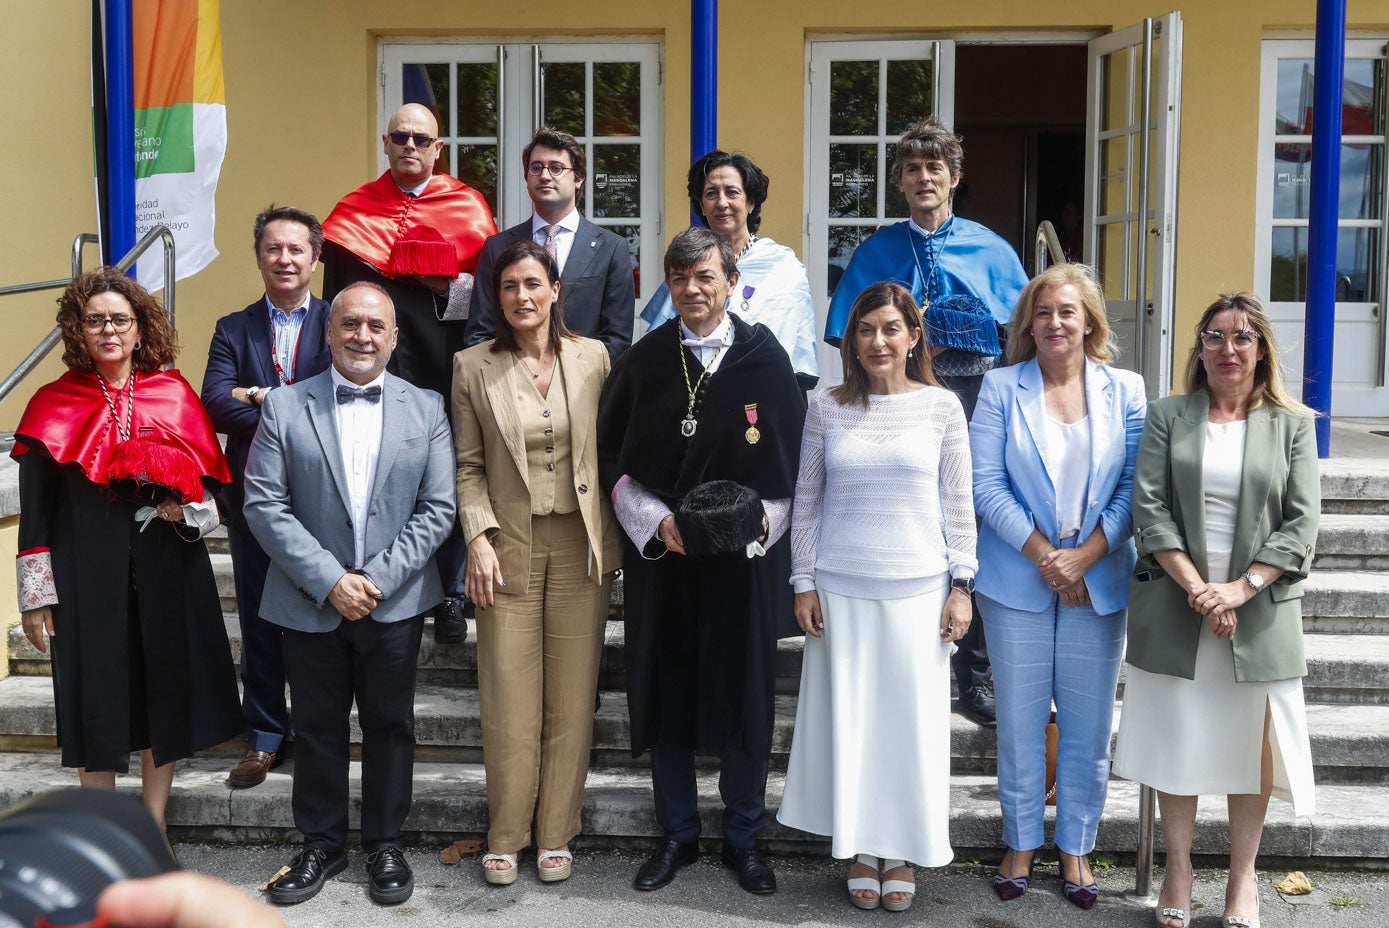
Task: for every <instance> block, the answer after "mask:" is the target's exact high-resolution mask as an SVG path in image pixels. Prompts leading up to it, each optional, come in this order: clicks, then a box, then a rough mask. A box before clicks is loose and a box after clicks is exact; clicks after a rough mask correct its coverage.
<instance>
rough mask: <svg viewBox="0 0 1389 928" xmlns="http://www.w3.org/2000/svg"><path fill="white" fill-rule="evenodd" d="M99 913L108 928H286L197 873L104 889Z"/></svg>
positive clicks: (267, 911)
mask: <svg viewBox="0 0 1389 928" xmlns="http://www.w3.org/2000/svg"><path fill="white" fill-rule="evenodd" d="M96 908H97V913H98V914H99V915H102V916H105V918H106V921H107V924H108V925H109V926H110V928H285V922H284V919H282V918H281V917H280V914H279V913H278V912H276V911H275V910H274V909H272V908H270V907H269V906H268V905H264V904H263V903H260V902H257V901H256V900H254V899H252V898H251V897H250V896H247V895H246V894H245V893H243V892H242V891H241V890H239V889H237V888H236V887H235V886H232V885H231V884H230V883H224V882H222V881H221V880H216V879H213V878H212V877H210V876H203V875H202V874H201V873H188V872H186V871H185V872H181V873H166V874H164V875H163V876H157V877H153V878H152V879H148V880H122V881H121V882H119V883H113V884H111V885H110V886H108V887H106V890H105V891H104V892H103V893H102V894H101V896H100V897H99V898H98V899H97V902H96Z"/></svg>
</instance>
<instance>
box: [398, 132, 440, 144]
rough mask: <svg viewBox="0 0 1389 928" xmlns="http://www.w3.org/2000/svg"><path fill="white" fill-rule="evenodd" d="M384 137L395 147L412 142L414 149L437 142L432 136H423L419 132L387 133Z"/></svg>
mask: <svg viewBox="0 0 1389 928" xmlns="http://www.w3.org/2000/svg"><path fill="white" fill-rule="evenodd" d="M386 137H387V138H389V139H390V140H391V141H392V142H394V143H395V144H397V145H405V144H406V143H408V142H414V143H415V147H416V148H424V147H425V146H426V145H433V144H434V143H435V142H437V141H439V140H438V139H437V138H435V137H434V136H432V135H424V134H422V133H419V132H388V133H387V134H386Z"/></svg>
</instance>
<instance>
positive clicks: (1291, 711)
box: [1114, 622, 1316, 816]
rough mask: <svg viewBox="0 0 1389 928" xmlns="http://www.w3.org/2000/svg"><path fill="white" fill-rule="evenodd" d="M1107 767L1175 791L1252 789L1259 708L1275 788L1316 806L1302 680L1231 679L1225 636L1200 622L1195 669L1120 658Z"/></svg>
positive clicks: (1304, 808) (1257, 771) (1256, 777)
mask: <svg viewBox="0 0 1389 928" xmlns="http://www.w3.org/2000/svg"><path fill="white" fill-rule="evenodd" d="M1124 671H1125V673H1126V674H1127V676H1126V682H1125V684H1124V704H1123V713H1122V715H1121V717H1120V720H1119V739H1118V743H1117V744H1116V745H1115V748H1114V773H1115V774H1117V775H1118V776H1121V777H1123V778H1124V779H1126V780H1135V781H1137V782H1139V783H1143V784H1146V785H1147V786H1151V787H1153V788H1154V789H1157V790H1161V791H1162V792H1164V793H1171V794H1173V795H1177V796H1219V795H1230V794H1249V793H1258V792H1259V787H1260V780H1261V772H1262V766H1263V761H1262V758H1263V733H1264V711H1265V707H1267V710H1268V714H1269V716H1270V718H1271V724H1270V725H1269V733H1268V740H1269V746H1270V748H1271V749H1272V752H1273V795H1274V796H1277V797H1278V798H1279V799H1282V800H1283V801H1284V802H1290V803H1292V806H1293V814H1294V815H1298V816H1310V815H1314V814H1316V790H1315V788H1314V785H1313V781H1312V745H1311V740H1310V739H1309V738H1308V736H1307V709H1306V705H1305V703H1304V702H1303V698H1302V680H1301V679H1300V678H1295V679H1292V680H1277V681H1274V682H1272V683H1239V682H1237V681H1236V680H1235V657H1234V651H1233V648H1232V647H1231V644H1230V642H1228V641H1223V640H1221V639H1219V638H1217V637H1216V636H1215V632H1213V631H1211V626H1210V623H1209V622H1202V623H1201V637H1200V641H1199V644H1198V645H1197V648H1196V678H1195V679H1194V680H1187V679H1185V678H1183V677H1173V676H1168V675H1167V674H1156V673H1148V672H1147V671H1145V670H1140V669H1138V668H1137V667H1134V666H1133V665H1132V664H1129V665H1126V666H1125V668H1124Z"/></svg>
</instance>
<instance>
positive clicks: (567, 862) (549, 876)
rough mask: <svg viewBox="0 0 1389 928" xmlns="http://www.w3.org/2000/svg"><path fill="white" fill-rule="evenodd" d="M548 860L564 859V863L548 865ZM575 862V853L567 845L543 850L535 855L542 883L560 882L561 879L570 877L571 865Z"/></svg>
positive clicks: (537, 871)
mask: <svg viewBox="0 0 1389 928" xmlns="http://www.w3.org/2000/svg"><path fill="white" fill-rule="evenodd" d="M547 860H563V861H564V863H563V864H562V865H560V866H558V867H547V866H545V861H547ZM573 862H574V855H573V854H571V853H570V852H569V848H567V847H559V848H555V849H554V850H553V851H541V852H540V853H539V854H536V855H535V870H536V873H538V874H539V876H540V882H542V883H558V882H559V881H560V880H567V879H569V873H570V869H571V865H572V864H573Z"/></svg>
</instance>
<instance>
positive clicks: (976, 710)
mask: <svg viewBox="0 0 1389 928" xmlns="http://www.w3.org/2000/svg"><path fill="white" fill-rule="evenodd" d="M960 708H961V709H962V710H963V711H964V713H965V717H966V718H968V719H969V720H970V721H972V722H974V723H975V724H976V725H982V726H984V727H985V728H993V727H994V726H995V725H996V724H998V716H997V713H996V710H995V708H994V689H993V687H992V686H990V685H989V684H987V683H981V684H979V685H978V686H976V687H974V688H973V689H969V690H965V691H964V692H963V693H961V694H960Z"/></svg>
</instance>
